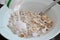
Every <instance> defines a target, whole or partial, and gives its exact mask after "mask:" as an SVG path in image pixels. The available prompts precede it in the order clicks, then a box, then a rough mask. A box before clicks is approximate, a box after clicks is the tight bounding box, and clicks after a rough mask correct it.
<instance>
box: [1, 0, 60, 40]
mask: <svg viewBox="0 0 60 40" xmlns="http://www.w3.org/2000/svg"><path fill="white" fill-rule="evenodd" d="M46 2H47V1H45V3H46ZM48 2H49V1H48ZM45 3H44V2H43V1H42V0H40V1H36V0H35V1H34V0H33V1H32V0H30V1H24V2H23V4H22V5H21V8H20V10H21V9H23V10H31V11H33V12H38V11H41V10H42V9H43V8H44V7H46V6H47V5H48V4H47V3H46V4H45ZM59 8H60V6H59V5H56V6H54V7H53V8H52V9H51V10H49V11H48V13H47V14H48V16H50V17H51V18H52V19H53V20H54V22H55V26H54V29H52V30H51V31H50V32H49V33H47V34H46V35H42V36H40V37H35V38H20V37H18V36H17V35H14V34H13V33H12V32H11V30H10V29H9V28H8V27H7V24H8V20H9V17H10V14H11V13H13V12H12V11H11V10H9V11H6V12H5V10H4V12H5V14H3V13H4V12H3V10H2V11H0V12H2V14H1V15H3V16H1V17H3V18H2V22H1V24H2V25H1V27H0V30H1V31H0V32H1V34H2V35H3V36H5V37H6V38H8V39H10V40H49V39H51V38H53V37H55V36H56V35H57V34H58V33H59V32H60V27H59V26H60V11H59V10H60V9H59ZM5 9H7V8H5ZM9 12H11V13H9Z"/></svg>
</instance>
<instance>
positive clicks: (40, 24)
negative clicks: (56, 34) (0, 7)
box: [8, 11, 53, 38]
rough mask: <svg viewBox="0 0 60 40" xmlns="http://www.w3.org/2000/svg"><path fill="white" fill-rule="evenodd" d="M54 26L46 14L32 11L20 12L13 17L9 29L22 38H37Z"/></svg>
mask: <svg viewBox="0 0 60 40" xmlns="http://www.w3.org/2000/svg"><path fill="white" fill-rule="evenodd" d="M52 26H53V20H51V19H50V18H49V17H48V16H47V15H46V14H44V15H39V14H37V13H33V12H30V11H19V12H15V13H13V14H12V15H11V17H10V19H9V24H8V27H9V28H10V29H11V30H12V32H13V33H15V34H17V35H18V36H20V37H25V38H26V37H37V36H40V35H41V34H45V33H47V32H48V31H49V29H50V28H52Z"/></svg>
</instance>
